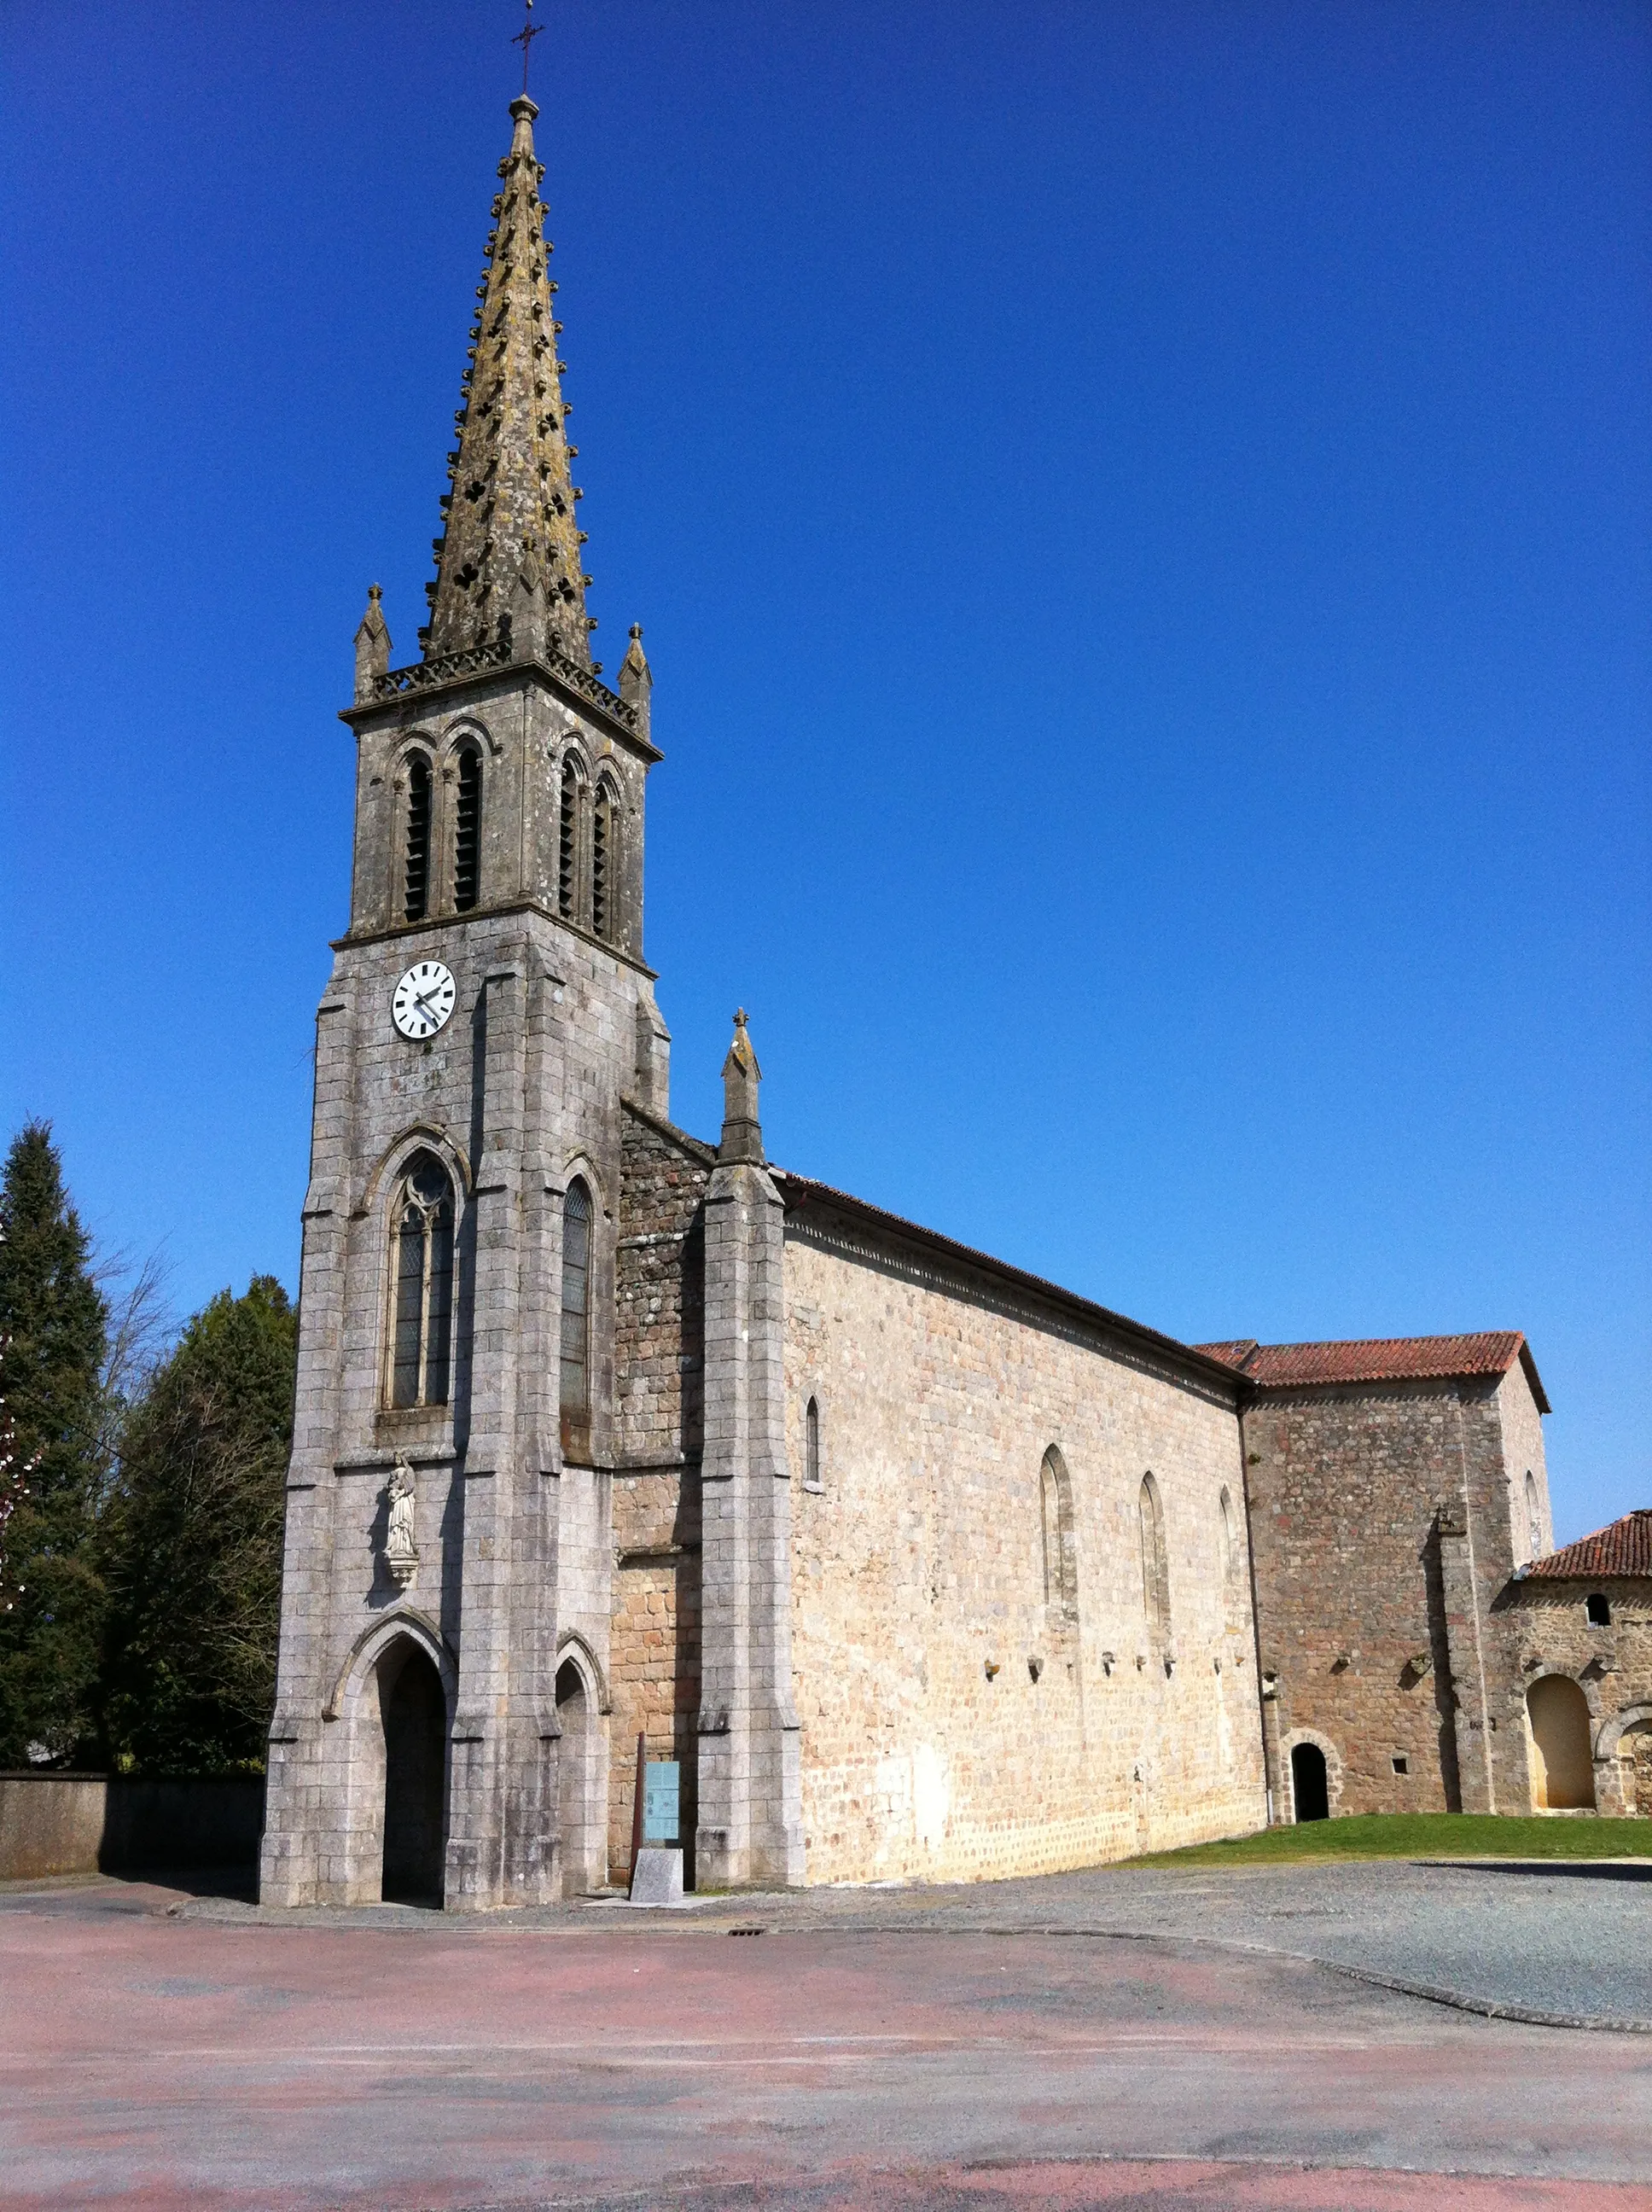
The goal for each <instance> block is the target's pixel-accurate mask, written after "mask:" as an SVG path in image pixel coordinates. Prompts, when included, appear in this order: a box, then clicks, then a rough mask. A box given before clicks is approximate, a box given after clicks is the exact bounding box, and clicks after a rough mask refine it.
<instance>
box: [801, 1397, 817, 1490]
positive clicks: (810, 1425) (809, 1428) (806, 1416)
mask: <svg viewBox="0 0 1652 2212" xmlns="http://www.w3.org/2000/svg"><path fill="white" fill-rule="evenodd" d="M803 1486H804V1488H805V1490H818V1489H819V1488H820V1486H821V1482H820V1401H819V1400H818V1399H816V1398H811V1400H810V1401H809V1402H808V1404H807V1405H806V1406H805V1407H804V1409H803Z"/></svg>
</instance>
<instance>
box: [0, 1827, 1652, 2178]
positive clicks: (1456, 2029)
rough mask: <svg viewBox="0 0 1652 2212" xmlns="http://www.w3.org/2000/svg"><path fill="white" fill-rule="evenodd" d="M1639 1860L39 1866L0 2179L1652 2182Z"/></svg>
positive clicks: (1651, 2050)
mask: <svg viewBox="0 0 1652 2212" xmlns="http://www.w3.org/2000/svg"><path fill="white" fill-rule="evenodd" d="M1648 1872H1649V1869H1647V1868H1646V1867H1645V1866H1644V1865H1642V1866H1606V1867H1601V1866H1594V1867H1590V1868H1588V1869H1584V1868H1582V1867H1579V1866H1576V1865H1573V1866H1565V1867H1556V1866H1553V1865H1549V1866H1546V1867H1544V1868H1542V1869H1536V1870H1532V1871H1517V1870H1513V1869H1509V1868H1508V1867H1506V1866H1501V1865H1497V1866H1494V1865H1485V1866H1481V1867H1477V1868H1465V1867H1439V1868H1430V1867H1418V1866H1408V1865H1376V1866H1373V1865H1351V1866H1336V1867H1323V1868H1291V1869H1266V1870H1263V1871H1255V1872H1251V1871H1247V1872H1238V1871H1229V1870H1225V1869H1224V1870H1222V1871H1220V1872H1214V1871H1212V1870H1210V1869H1187V1871H1185V1872H1181V1871H1177V1872H1169V1871H1154V1870H1152V1869H1102V1870H1098V1871H1096V1872H1095V1873H1091V1874H1084V1875H1068V1876H1061V1877H1054V1878H1052V1879H1050V1880H1048V1881H1039V1882H1034V1881H1025V1882H1015V1883H1001V1884H991V1885H982V1886H980V1887H975V1888H969V1889H951V1890H932V1891H924V1890H916V1889H901V1890H884V1891H868V1890H854V1891H836V1892H828V1893H808V1894H805V1895H802V1896H795V1895H794V1896H790V1897H785V1898H754V1897H742V1898H739V1899H714V1900H711V1901H709V1902H708V1903H706V1904H703V1905H700V1906H698V1907H697V1908H695V1909H690V1910H689V1911H681V1912H677V1913H672V1914H665V1913H642V1912H633V1911H629V1910H628V1909H627V1908H625V1907H623V1906H622V1905H601V1904H596V1905H570V1906H568V1907H565V1908H559V1909H557V1910H556V1911H546V1912H543V1913H536V1914H533V1915H531V1916H521V1917H513V1918H511V1919H508V1920H500V1919H483V1920H477V1921H471V1922H461V1921H455V1920H453V1919H451V1918H444V1917H442V1916H440V1915H439V1914H422V1913H418V1912H415V1911H410V1910H408V1909H406V1908H393V1907H392V1908H378V1909H364V1910H361V1911H353V1912H340V1913H333V1914H319V1913H313V1914H305V1915H288V1916H282V1917H276V1916H272V1915H267V1914H260V1913H258V1911H256V1910H254V1909H253V1908H252V1907H251V1906H249V1905H246V1904H244V1903H240V1902H238V1901H236V1900H235V1899H226V1898H214V1897H212V1896H210V1895H200V1894H196V1893H191V1891H189V1890H187V1889H185V1888H184V1887H168V1886H167V1885H165V1884H161V1883H159V1882H156V1883H147V1884H146V1883H138V1882H116V1881H100V1882H87V1883H78V1884H72V1883H71V1884H60V1885H55V1886H52V1885H48V1886H42V1887H33V1888H25V1887H14V1888H12V1889H11V1890H9V1892H7V1893H3V1894H0V2072H3V2078H0V2148H3V2153H4V2155H3V2160H0V2204H3V2205H5V2206H6V2207H13V2206H21V2205H37V2204H38V2205H46V2204H50V2205H52V2206H64V2205H76V2206H78V2205H94V2206H118V2207H122V2208H136V2207H143V2208H144V2212H150V2208H156V2212H158V2208H161V2207H173V2206H179V2207H191V2208H194V2207H203V2208H207V2207H210V2208H212V2212H229V2208H235V2212H241V2208H252V2207H258V2208H264V2207H270V2208H276V2207H282V2208H285V2207H294V2208H307V2212H308V2209H309V2208H321V2207H328V2208H331V2207H347V2208H351V2212H357V2208H366V2207H369V2206H371V2207H386V2208H390V2207H393V2208H397V2212H404V2208H405V2212H412V2208H430V2212H439V2208H440V2212H457V2208H472V2207H483V2206H500V2207H506V2206H509V2207H524V2206H529V2205H537V2204H556V2205H576V2204H577V2205H592V2206H595V2205H603V2206H610V2205H619V2204H635V2205H647V2206H653V2205H667V2204H669V2205H671V2206H673V2207H683V2208H685V2212H713V2208H719V2209H720V2212H721V2208H732V2207H735V2206H739V2207H750V2208H769V2207H780V2206H785V2207H788V2208H789V2207H796V2208H800V2212H814V2208H818V2212H841V2209H842V2208H848V2207H888V2208H890V2212H920V2208H921V2212H940V2208H943V2207H944V2208H947V2212H955V2209H956V2212H994V2208H996V2207H999V2206H1002V2207H1006V2208H1007V2207H1009V2206H1011V2205H1014V2206H1036V2207H1048V2208H1051V2212H1055V2208H1062V2212H1067V2209H1068V2208H1078V2207H1080V2206H1084V2205H1091V2204H1093V2205H1098V2206H1100V2205H1105V2206H1108V2207H1109V2208H1119V2207H1124V2206H1128V2205H1142V2206H1151V2207H1152V2208H1154V2212H1171V2208H1175V2207H1187V2208H1193V2207H1198V2208H1200V2212H1206V2208H1216V2207H1218V2206H1227V2205H1232V2206H1245V2207H1249V2206H1253V2205H1254V2206H1267V2205H1278V2206H1282V2207H1283V2206H1290V2207H1315V2208H1325V2212H1329V2208H1332V2207H1335V2208H1338V2212H1341V2209H1342V2208H1346V2207H1354V2208H1362V2207H1369V2208H1370V2212H1387V2209H1388V2208H1390V2207H1399V2206H1412V2205H1426V2206H1428V2207H1429V2208H1430V2212H1481V2208H1485V2207H1491V2206H1503V2205H1529V2206H1556V2205H1570V2204H1578V2205H1582V2204H1585V2203H1587V2204H1588V2205H1591V2206H1602V2207H1606V2208H1608V2212H1622V2209H1623V2208H1627V2207H1629V2206H1636V2207H1640V2208H1652V2032H1649V2031H1652V1881H1648V1880H1646V1878H1645V1877H1646V1875H1647V1873H1648ZM1395 1982H1399V1983H1403V1984H1407V1985H1409V1987H1411V1988H1423V1987H1432V1988H1434V1989H1436V1990H1438V1991H1439V1992H1440V1996H1441V1997H1442V1998H1443V1999H1448V2000H1449V2002H1441V2001H1436V2000H1431V1999H1425V1998H1422V1997H1419V1996H1416V1995H1412V1994H1409V1993H1407V1990H1406V1989H1402V1988H1396V1987H1394V1986H1392V1985H1391V1984H1394V1983H1395ZM1511 2011H1513V2012H1524V2013H1527V2014H1529V2015H1534V2016H1536V2017H1539V2018H1546V2019H1559V2018H1563V2017H1564V2018H1576V2019H1593V2020H1610V2021H1616V2022H1617V2023H1619V2024H1618V2025H1616V2026H1613V2027H1595V2028H1578V2027H1557V2026H1542V2025H1535V2024H1532V2022H1531V2021H1527V2020H1522V2019H1519V2018H1510V2017H1507V2016H1492V2015H1494V2014H1497V2013H1502V2014H1504V2015H1506V2014H1508V2013H1509V2012H1511Z"/></svg>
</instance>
